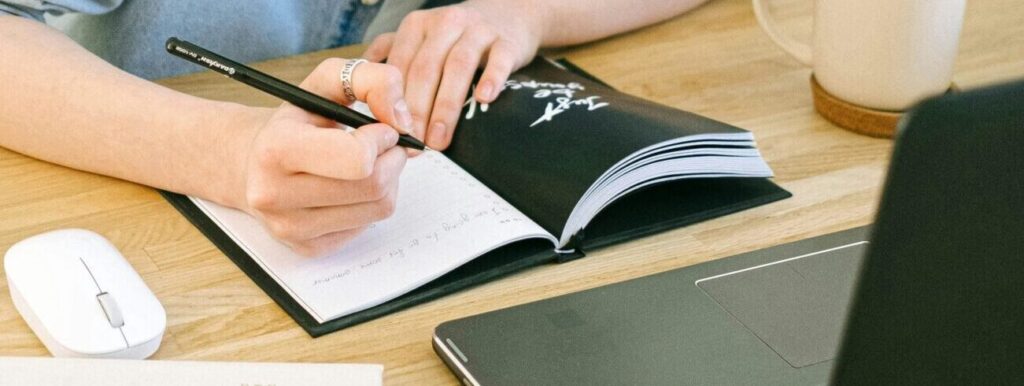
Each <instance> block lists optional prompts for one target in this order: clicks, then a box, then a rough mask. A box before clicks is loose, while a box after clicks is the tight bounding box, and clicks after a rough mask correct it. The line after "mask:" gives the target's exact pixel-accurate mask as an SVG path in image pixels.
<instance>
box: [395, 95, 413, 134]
mask: <svg viewBox="0 0 1024 386" xmlns="http://www.w3.org/2000/svg"><path fill="white" fill-rule="evenodd" d="M395 119H396V120H397V121H398V125H399V126H401V127H399V128H398V129H399V130H402V132H404V133H405V134H409V135H412V114H409V105H408V104H406V103H405V100H400V101H398V103H395Z"/></svg>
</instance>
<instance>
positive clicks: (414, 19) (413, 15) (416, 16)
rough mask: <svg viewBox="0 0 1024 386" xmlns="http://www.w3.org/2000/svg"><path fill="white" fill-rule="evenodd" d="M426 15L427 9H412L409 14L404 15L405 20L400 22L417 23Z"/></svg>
mask: <svg viewBox="0 0 1024 386" xmlns="http://www.w3.org/2000/svg"><path fill="white" fill-rule="evenodd" d="M426 16H427V11H424V10H416V11H412V12H409V14H408V15H406V16H405V20H404V21H403V22H402V23H403V24H404V23H409V24H419V23H420V22H422V21H423V18H424V17H426Z"/></svg>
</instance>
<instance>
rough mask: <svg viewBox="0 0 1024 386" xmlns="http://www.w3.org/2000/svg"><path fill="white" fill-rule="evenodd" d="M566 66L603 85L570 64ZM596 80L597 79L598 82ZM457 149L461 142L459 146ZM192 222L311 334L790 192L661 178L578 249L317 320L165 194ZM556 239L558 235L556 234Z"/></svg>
mask: <svg viewBox="0 0 1024 386" xmlns="http://www.w3.org/2000/svg"><path fill="white" fill-rule="evenodd" d="M561 63H562V64H563V65H565V67H567V68H568V69H570V70H572V71H574V72H576V73H578V74H580V75H582V76H584V77H587V78H588V79H591V80H593V81H594V82H599V81H598V80H596V79H595V78H593V77H592V76H590V75H589V74H587V73H585V72H583V71H581V70H579V69H578V68H576V67H575V66H573V65H572V64H571V63H568V62H565V61H561ZM595 84H596V83H595ZM453 147H455V145H453ZM161 194H162V195H163V196H164V197H165V198H166V199H167V200H168V201H169V202H170V203H171V204H172V205H174V207H175V208H177V209H178V210H179V211H180V212H181V213H182V214H183V215H184V216H185V217H186V218H187V219H188V220H189V221H190V222H192V224H193V225H195V226H196V227H197V228H199V230H200V231H201V232H202V233H203V234H204V235H206V237H207V238H209V239H210V240H211V241H212V242H213V243H214V245H216V246H217V247H218V248H219V249H220V250H221V251H222V252H224V254H225V255H227V256H228V258H230V259H231V260H232V261H233V262H234V263H235V264H236V265H238V267H239V268H241V269H242V271H243V272H245V273H246V275H248V276H249V277H250V278H251V279H252V280H253V281H254V282H255V283H256V284H257V285H259V287H260V288H261V289H263V291H265V292H266V293H267V294H268V295H270V297H271V298H272V299H274V301H275V302H277V304H278V305H280V306H281V308H283V309H284V310H285V312H287V313H288V314H289V315H290V316H291V317H292V318H293V319H295V321H296V322H298V324H299V325H300V326H302V328H303V329H305V330H306V332H307V333H309V334H310V335H311V336H313V337H317V336H321V335H324V334H327V333H330V332H333V331H337V330H339V329H342V328H345V327H348V326H352V325H355V324H358V323H362V322H365V321H368V320H372V319H375V318H378V317H381V316H384V315H387V314H390V313H393V312H396V311H399V310H402V309H406V308H409V307H412V306H414V305H417V304H420V303H424V302H427V301H430V300H433V299H436V298H439V297H442V296H444V295H447V294H449V293H453V292H456V291H459V290H462V289H465V288H469V287H471V286H474V285H477V284H481V283H485V282H488V281H491V280H494V279H496V278H498V277H501V276H504V275H508V274H511V273H514V272H516V271H519V270H522V269H525V268H528V267H532V266H536V265H540V264H545V263H552V262H564V261H568V260H572V259H575V258H580V257H583V256H585V254H586V253H587V252H588V251H591V250H593V249H595V248H600V247H603V246H607V245H611V244H615V243H619V242H622V241H627V240H632V239H635V238H638V237H642V236H646V235H650V234H652V233H656V232H660V231H665V230H669V229H673V228H677V227H681V226H685V225H689V224H693V223H696V222H699V221H703V220H707V219H711V218H715V217H719V216H723V215H726V214H730V213H734V212H738V211H741V210H744V209H748V208H752V207H755V206H759V205H763V204H767V203H769V202H773V201H777V200H781V199H784V198H787V197H790V196H791V194H790V193H789V192H787V191H785V190H784V189H782V188H780V187H779V186H777V185H775V184H774V183H772V182H771V181H769V180H767V179H763V178H711V179H692V180H679V181H673V182H667V183H662V184H659V185H655V186H652V187H647V188H644V189H641V190H639V191H636V192H633V193H630V194H629V195H627V196H626V197H623V198H621V199H619V200H618V201H616V202H614V203H613V204H611V205H610V206H608V207H607V208H605V209H604V210H603V211H602V212H601V213H600V214H599V215H598V216H597V217H596V218H594V219H593V220H592V221H591V222H590V223H589V225H587V227H586V232H585V234H583V235H577V236H580V237H579V242H578V243H577V244H576V245H575V246H576V247H577V251H576V253H575V254H572V255H559V254H556V253H555V252H554V251H553V250H552V245H551V242H550V241H548V240H543V239H535V240H526V241H521V242H517V243H513V244H510V245H506V246H504V247H501V248H498V249H496V250H494V251H491V252H488V253H486V254H484V255H483V256H480V257H478V258H476V259H473V260H472V261H470V262H469V263H466V264H465V265H463V266H461V267H459V268H457V269H455V270H454V271H451V272H449V273H447V274H445V275H444V276H441V277H440V278H438V279H435V280H433V281H431V282H429V283H427V284H426V285H424V286H422V287H420V288H417V289H415V290H413V291H412V292H409V293H407V294H405V295H402V296H400V297H398V298H395V299H393V300H391V301H388V302H385V303H383V304H380V305H378V306H375V307H371V308H369V309H366V310H363V311H360V312H356V313H354V314H350V315H346V316H343V317H340V318H337V319H332V320H330V321H327V322H325V323H322V324H321V323H319V322H317V321H316V319H314V318H313V316H312V315H310V314H309V313H308V312H307V311H306V310H305V309H304V308H303V307H302V306H301V305H299V303H298V302H297V301H296V300H295V299H294V298H292V297H291V295H289V294H288V293H287V292H286V291H285V290H284V288H282V287H281V286H280V285H279V284H278V283H277V282H276V281H275V280H274V279H273V278H271V277H270V275H269V274H268V273H267V272H266V271H264V270H263V268H261V267H260V266H259V265H258V264H257V263H256V262H255V260H253V259H252V258H251V257H250V256H249V255H248V254H247V253H245V252H244V251H243V250H242V248H241V247H239V246H238V245H237V244H235V242H234V241H233V240H232V239H231V238H230V237H229V236H228V235H227V234H225V233H224V232H223V231H222V230H221V229H220V227H218V226H217V225H216V224H215V223H214V222H213V220H211V219H210V218H209V217H208V216H206V214H205V213H203V212H202V210H200V209H199V208H198V207H197V206H196V205H195V204H194V203H193V202H192V201H191V200H190V199H189V198H188V197H185V196H183V195H180V194H176V193H171V192H165V191H161ZM556 236H557V233H556Z"/></svg>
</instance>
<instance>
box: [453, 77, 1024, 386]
mask: <svg viewBox="0 0 1024 386" xmlns="http://www.w3.org/2000/svg"><path fill="white" fill-rule="evenodd" d="M871 228H872V229H868V228H867V227H863V228H855V229H850V230H846V231H842V232H838V233H833V234H828V235H824V236H820V237H815V238H811V239H806V240H802V241H798V242H794V243H790V244H785V245H780V246H776V247H772V248H767V249H763V250H759V251H754V252H750V253H745V254H742V255H737V256H732V257H729V258H724V259H719V260H715V261H711V262H707V263H703V264H698V265H694V266H690V267H685V268H681V269H676V270H672V271H668V272H664V273H660V274H655V275H652V276H647V277H643V278H639V279H634V280H630V281H626V282H622V283H617V284H612V285H608V286H604V287H598V288H594V289H590V290H586V291H583V292H578V293H574V294H568V295H564V296H559V297H555V298H551V299H546V300H541V301H537V302H534V303H528V304H524V305H520V306H516V307H512V308H508V309H503V310H498V311H494V312H490V313H485V314H481V315H476V316H471V317H467V318H464V319H459V320H454V321H450V322H446V323H443V324H441V325H440V326H438V327H437V328H436V330H435V333H434V343H433V344H434V349H435V351H436V352H437V354H438V355H439V356H440V357H441V359H442V360H443V361H444V362H445V363H446V365H447V366H448V367H449V369H451V370H452V371H453V372H454V373H455V374H456V376H457V377H458V378H459V379H461V380H462V381H463V382H464V383H466V384H472V385H543V384H560V385H564V384H586V385H599V384H644V385H684V384H722V385H738V384H759V385H801V384H811V385H814V384H826V383H832V384H948V383H955V384H964V383H970V384H977V383H1016V382H1021V380H1024V366H1021V360H1022V358H1024V81H1022V82H1017V83H1013V84H1008V85H1002V86H996V87H990V88H985V89H980V90H976V91H969V92H964V93H960V94H953V95H947V96H943V97H939V98H936V99H931V100H928V101H926V102H923V103H922V104H920V105H918V106H917V107H916V108H915V109H914V110H913V111H911V112H910V113H908V114H907V117H905V118H904V120H903V121H902V122H901V126H900V129H899V133H898V138H897V140H896V146H895V150H894V154H893V157H892V162H891V166H890V170H889V174H888V177H887V181H886V183H885V190H884V193H883V197H882V201H881V205H880V206H879V209H878V213H877V216H876V219H875V223H874V225H873V226H872V227H871Z"/></svg>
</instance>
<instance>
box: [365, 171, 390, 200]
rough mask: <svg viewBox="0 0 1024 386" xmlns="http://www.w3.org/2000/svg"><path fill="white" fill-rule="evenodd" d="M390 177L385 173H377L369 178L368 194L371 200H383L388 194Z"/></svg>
mask: <svg viewBox="0 0 1024 386" xmlns="http://www.w3.org/2000/svg"><path fill="white" fill-rule="evenodd" d="M388 182H389V181H388V179H387V178H386V177H385V176H384V173H375V174H374V175H372V176H370V178H368V179H367V186H366V188H367V195H368V196H369V199H370V200H371V201H378V200H382V199H384V198H385V197H387V195H388V187H389V185H390V184H389V183H388Z"/></svg>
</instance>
